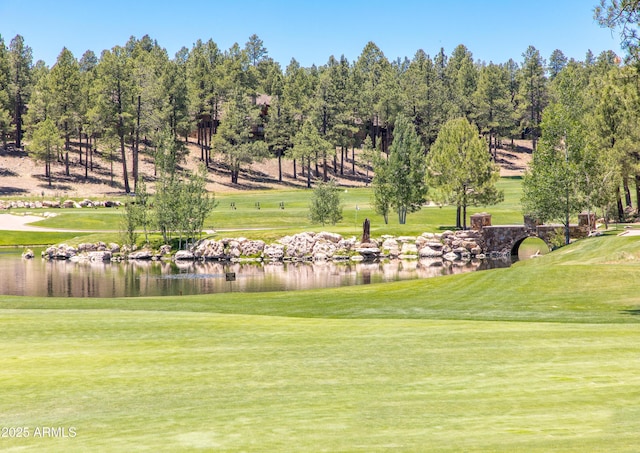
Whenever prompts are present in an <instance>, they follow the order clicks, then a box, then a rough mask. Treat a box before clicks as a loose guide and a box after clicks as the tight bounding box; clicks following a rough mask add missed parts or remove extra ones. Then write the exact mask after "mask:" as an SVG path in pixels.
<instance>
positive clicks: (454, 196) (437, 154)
mask: <svg viewBox="0 0 640 453" xmlns="http://www.w3.org/2000/svg"><path fill="white" fill-rule="evenodd" d="M428 166H429V181H430V183H431V185H432V186H434V187H435V188H436V189H437V192H436V197H435V199H436V200H437V201H439V202H441V203H449V204H453V205H455V206H456V207H457V217H456V227H457V228H463V229H466V227H467V206H478V205H490V204H496V203H498V202H500V201H502V199H503V193H502V192H501V191H499V190H498V189H497V188H496V183H497V181H498V179H499V178H500V172H499V168H498V166H497V165H496V164H494V163H493V162H492V160H491V154H490V153H489V152H488V150H487V147H486V145H485V143H484V140H482V138H480V137H479V136H478V129H477V127H476V126H474V125H472V124H471V123H469V121H467V120H466V119H465V118H456V119H453V120H449V121H447V122H446V123H445V125H444V126H442V129H441V130H440V133H439V134H438V139H437V140H436V142H435V143H434V144H433V146H432V147H431V150H430V151H429V155H428Z"/></svg>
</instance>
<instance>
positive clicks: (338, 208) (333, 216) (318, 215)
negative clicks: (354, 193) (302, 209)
mask: <svg viewBox="0 0 640 453" xmlns="http://www.w3.org/2000/svg"><path fill="white" fill-rule="evenodd" d="M309 219H310V220H311V222H313V223H320V224H322V226H324V225H325V224H327V223H330V224H331V225H335V224H336V223H338V222H339V221H340V220H342V205H341V201H340V189H339V188H338V186H337V185H336V183H335V181H334V180H333V179H332V180H329V181H326V182H325V181H318V182H317V184H316V185H315V187H314V189H313V195H312V196H311V204H310V205H309Z"/></svg>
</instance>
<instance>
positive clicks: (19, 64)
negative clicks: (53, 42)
mask: <svg viewBox="0 0 640 453" xmlns="http://www.w3.org/2000/svg"><path fill="white" fill-rule="evenodd" d="M32 64H33V56H32V51H31V47H29V46H27V45H26V44H25V42H24V38H23V37H22V36H21V35H16V36H15V37H14V38H13V39H12V40H11V43H10V44H9V77H10V79H9V92H10V96H11V99H12V106H11V107H12V108H11V111H12V114H13V115H12V116H13V123H14V124H15V128H16V131H15V142H16V148H21V147H22V135H23V132H24V131H23V115H24V113H25V109H26V105H27V103H28V101H29V94H30V88H31V67H32Z"/></svg>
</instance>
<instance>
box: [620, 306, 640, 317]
mask: <svg viewBox="0 0 640 453" xmlns="http://www.w3.org/2000/svg"><path fill="white" fill-rule="evenodd" d="M620 313H621V314H623V315H631V316H640V308H636V309H633V310H622V311H620Z"/></svg>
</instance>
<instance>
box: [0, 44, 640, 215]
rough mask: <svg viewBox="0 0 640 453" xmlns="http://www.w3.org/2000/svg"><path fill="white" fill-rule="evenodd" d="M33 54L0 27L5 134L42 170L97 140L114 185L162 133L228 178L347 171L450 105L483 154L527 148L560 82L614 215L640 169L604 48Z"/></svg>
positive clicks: (259, 48) (619, 83)
mask: <svg viewBox="0 0 640 453" xmlns="http://www.w3.org/2000/svg"><path fill="white" fill-rule="evenodd" d="M32 60H33V59H32V51H31V48H30V47H29V46H28V45H27V43H25V42H24V39H23V38H22V37H21V36H20V35H18V36H16V37H14V38H13V39H12V40H11V41H10V42H9V43H8V45H7V43H6V42H5V41H4V39H3V38H2V37H0V137H1V139H2V144H3V146H5V147H6V146H7V144H8V143H10V142H11V143H14V144H15V147H17V148H22V147H25V144H26V150H27V151H28V152H29V153H30V154H32V155H33V157H34V158H36V159H37V160H39V161H41V162H43V163H44V164H45V169H46V172H47V176H50V164H51V162H52V161H57V162H62V163H64V165H65V168H66V171H67V172H68V171H69V170H68V167H69V162H70V154H72V155H73V156H74V158H75V159H74V160H75V161H76V162H79V163H80V164H81V165H83V166H84V174H85V177H87V178H88V177H89V175H90V173H91V171H92V166H93V162H94V161H93V159H94V153H95V151H96V150H100V151H101V154H102V155H103V156H112V158H115V156H117V160H118V161H119V164H120V165H122V166H123V175H124V180H123V181H122V182H123V187H124V189H125V191H126V192H130V191H132V190H135V184H136V182H137V181H138V179H139V174H138V160H139V153H140V152H142V151H144V152H153V149H154V146H155V144H156V143H157V141H158V138H159V137H160V136H161V135H162V134H167V133H168V134H170V135H171V136H172V137H173V139H174V140H176V141H182V142H184V141H185V140H188V139H189V137H190V139H191V140H192V141H193V142H196V143H197V144H198V145H199V148H200V158H201V160H202V161H203V162H204V163H205V165H206V166H210V165H213V160H212V156H213V155H214V153H216V154H215V155H217V156H219V157H221V158H223V159H224V162H225V165H227V166H228V168H229V169H230V170H231V172H230V173H231V177H232V180H233V182H237V181H238V178H239V174H240V172H241V170H242V168H243V167H242V166H243V165H246V164H247V163H250V162H252V161H254V160H256V159H262V158H273V159H278V161H279V162H280V168H282V167H281V160H282V159H283V158H286V159H291V160H293V162H294V168H295V169H297V170H294V173H295V171H305V173H306V175H307V177H308V175H309V174H310V173H311V172H313V171H315V172H316V176H319V177H324V179H325V180H326V179H327V171H336V172H344V171H345V169H344V161H345V156H348V155H349V154H348V153H349V152H353V149H354V148H356V147H360V146H361V145H362V144H363V142H364V140H365V139H366V138H367V146H369V147H371V148H373V149H377V150H379V151H380V152H382V153H388V152H389V150H390V149H391V147H390V145H391V142H392V140H393V129H394V125H395V122H396V119H397V118H399V117H406V118H409V119H410V121H411V122H412V123H413V125H414V127H415V129H416V132H417V134H418V137H419V139H420V141H421V143H422V146H423V148H424V151H425V153H428V150H429V148H430V147H431V145H432V144H433V143H434V142H435V140H436V138H437V136H438V132H439V131H440V129H441V127H442V126H443V124H445V123H446V122H447V121H448V120H450V119H452V118H458V117H464V118H466V119H467V120H469V121H470V122H471V123H473V124H475V125H476V127H477V128H478V133H479V134H480V135H482V136H483V137H484V138H485V140H486V143H487V146H488V149H489V150H490V151H491V152H492V153H494V155H495V152H496V149H497V147H498V146H499V144H500V143H502V142H506V144H509V142H510V141H513V139H516V138H526V139H529V140H531V141H532V144H533V148H534V149H535V148H536V146H537V144H538V142H539V140H540V139H541V134H542V128H541V125H542V123H543V112H545V109H547V108H549V106H550V105H554V104H556V103H558V102H565V101H563V96H564V94H563V90H565V89H566V86H567V84H572V83H576V84H578V85H579V87H580V90H582V92H583V93H587V94H588V95H587V96H586V97H584V99H583V98H581V99H582V100H581V102H582V104H581V108H582V109H583V111H582V115H583V117H589V118H591V119H592V120H593V123H591V125H590V126H589V130H584V131H583V134H584V136H585V137H587V135H588V136H589V138H588V141H590V142H593V143H597V144H598V145H597V146H598V149H599V150H600V151H601V152H602V153H608V155H609V157H610V159H609V160H608V162H609V165H614V167H615V169H616V172H617V177H619V181H620V185H619V187H618V188H617V189H616V190H617V200H615V201H617V206H618V209H619V215H620V216H622V215H623V211H624V209H625V206H628V205H629V206H630V205H631V204H632V200H631V191H630V184H629V183H630V181H637V180H638V179H639V178H640V155H639V153H638V151H637V149H636V147H635V145H634V143H637V142H638V141H637V140H634V137H636V136H637V134H638V131H637V130H636V127H635V124H637V123H638V121H637V120H638V118H637V115H638V112H640V108H638V107H639V103H640V82H639V80H640V79H639V78H638V73H637V71H636V69H635V68H634V67H630V66H625V65H623V64H621V61H620V59H619V58H618V57H617V56H616V55H615V54H614V53H613V52H610V51H609V52H603V53H601V54H600V55H598V56H594V55H593V54H592V53H591V52H590V51H588V52H587V53H586V55H585V58H584V60H583V61H575V60H573V59H571V60H570V59H568V58H567V57H566V56H565V55H564V54H563V53H562V51H561V50H555V51H554V52H553V53H552V54H551V55H550V56H549V58H548V60H546V59H545V58H544V57H543V56H542V55H540V52H539V51H538V50H537V49H536V48H534V47H533V46H530V47H529V48H527V49H525V51H524V52H523V54H522V56H521V58H520V59H518V60H514V59H510V60H509V61H507V62H502V63H496V62H489V63H487V62H484V61H476V60H474V58H473V54H472V52H471V51H470V50H469V49H468V48H467V47H465V46H464V45H459V46H458V47H456V48H455V49H454V51H453V52H452V53H451V55H447V54H446V53H445V52H444V50H443V49H441V50H440V51H439V52H438V53H437V54H436V55H434V56H430V55H428V54H426V53H425V52H424V51H423V50H418V51H417V52H416V53H415V55H414V56H413V58H411V59H408V58H404V59H400V58H398V59H396V60H389V59H388V58H387V57H386V56H385V55H384V53H383V52H382V51H381V50H380V49H379V48H378V47H377V46H376V45H375V44H374V43H373V42H370V43H368V44H367V45H366V46H365V48H364V49H363V50H362V53H361V54H360V56H359V57H358V58H357V59H356V60H355V61H353V62H350V61H348V60H347V59H346V58H344V57H341V58H339V59H337V58H335V57H333V56H332V57H330V58H329V60H328V61H327V63H326V64H324V65H322V66H319V67H317V66H312V67H309V68H304V67H301V66H300V64H299V63H298V62H297V61H296V60H295V59H292V60H291V62H290V63H289V64H288V65H287V67H286V68H284V69H283V68H282V67H280V65H279V64H278V63H277V62H275V61H274V60H273V59H271V58H270V57H269V55H268V51H267V49H266V47H265V46H264V43H263V42H262V40H261V39H260V38H259V37H258V36H256V35H253V36H251V37H250V38H249V40H248V41H247V42H246V44H245V45H244V47H241V46H240V45H238V44H234V45H233V46H232V47H231V48H230V49H227V50H223V49H220V48H219V47H218V46H217V45H216V43H215V42H213V41H212V40H209V41H207V42H203V41H200V40H199V41H197V42H196V43H195V44H194V45H193V47H192V48H191V49H187V48H186V47H183V48H182V49H181V50H180V51H179V52H177V53H176V55H174V56H173V57H170V56H169V55H168V54H167V51H166V50H165V49H164V48H162V47H161V46H160V45H159V44H158V43H157V42H156V41H155V40H153V39H152V38H150V37H149V36H144V37H142V38H140V39H137V38H135V37H131V38H130V39H129V41H127V42H126V43H125V44H124V45H123V46H115V47H113V48H111V49H107V50H103V51H102V52H101V53H100V55H99V56H98V55H96V53H95V52H93V51H91V50H88V51H86V52H85V53H84V54H83V55H82V56H80V58H79V59H78V58H77V57H76V56H74V55H73V54H72V53H71V52H70V51H69V50H68V49H66V48H65V49H62V51H61V52H60V54H59V56H58V58H57V61H56V62H55V64H53V66H51V67H48V66H47V65H46V64H45V63H44V62H42V61H37V62H35V63H34V62H33V61H32ZM568 78H569V79H571V80H570V81H567V79H568ZM128 163H129V164H130V165H131V167H127V164H128ZM296 163H297V166H296ZM346 171H349V169H347V170H346ZM281 177H282V176H281V174H280V178H281ZM130 178H131V180H130ZM637 186H640V184H638V185H637ZM636 196H637V197H638V198H640V193H638V194H637V195H636Z"/></svg>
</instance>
